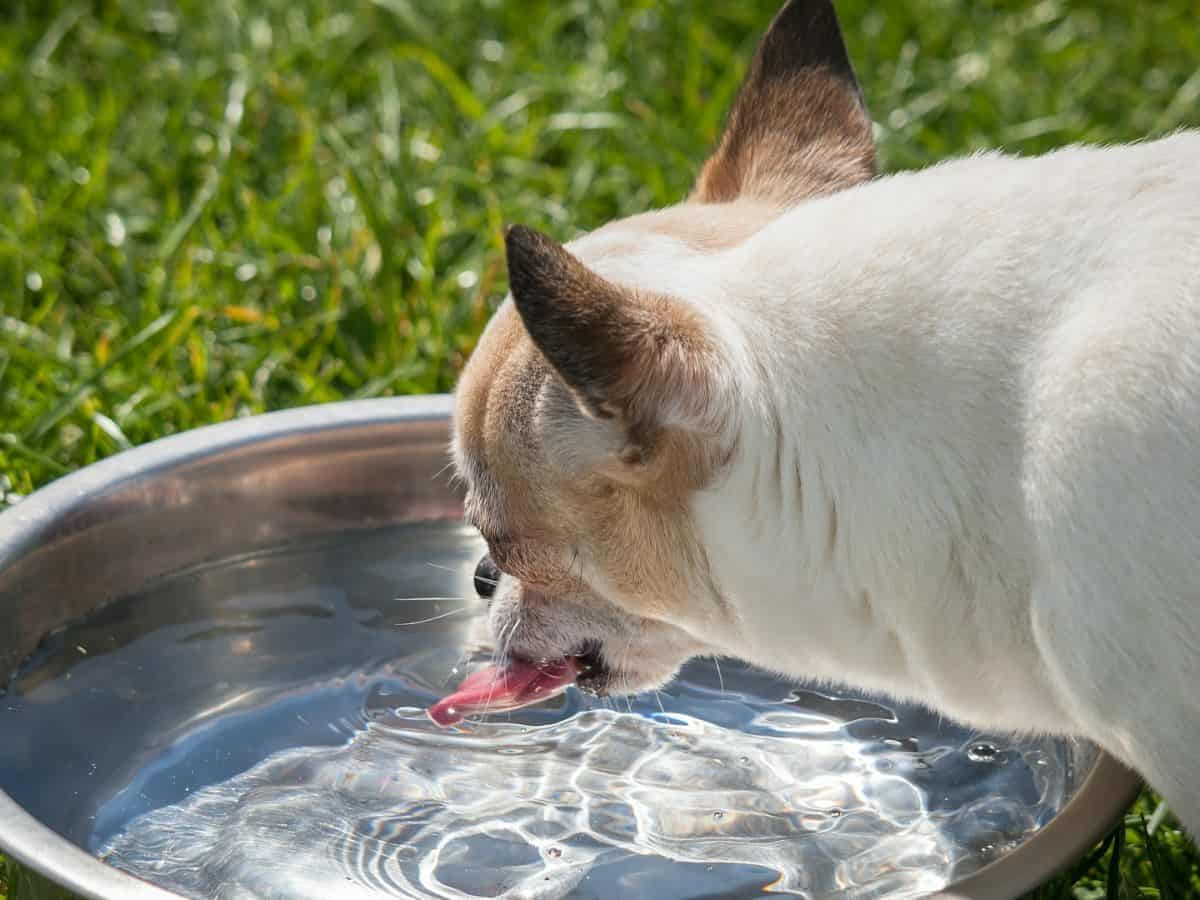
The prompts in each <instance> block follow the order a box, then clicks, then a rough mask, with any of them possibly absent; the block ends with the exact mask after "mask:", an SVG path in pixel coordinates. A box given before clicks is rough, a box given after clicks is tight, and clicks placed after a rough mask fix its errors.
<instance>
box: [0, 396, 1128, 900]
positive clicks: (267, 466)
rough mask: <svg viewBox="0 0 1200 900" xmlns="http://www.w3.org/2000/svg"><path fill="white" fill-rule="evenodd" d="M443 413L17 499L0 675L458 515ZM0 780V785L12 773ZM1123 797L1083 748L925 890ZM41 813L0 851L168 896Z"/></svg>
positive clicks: (97, 882)
mask: <svg viewBox="0 0 1200 900" xmlns="http://www.w3.org/2000/svg"><path fill="white" fill-rule="evenodd" d="M450 409H451V402H450V400H449V398H447V397H444V396H433V397H417V398H409V399H392V400H378V401H362V402H348V403H335V404H330V405H325V406H320V407H312V408H306V409H298V410H293V411H288V412H282V413H274V414H270V415H263V416H257V417H252V418H247V419H241V420H238V421H234V422H230V423H228V424H224V425H218V426H213V427H209V428H202V429H198V430H196V431H191V432H188V433H185V434H181V435H178V436H174V437H170V438H166V439H163V440H160V441H156V442H154V443H151V444H149V445H146V446H144V447H141V448H138V449H135V450H131V451H128V452H125V453H122V454H120V455H118V456H115V457H113V458H110V459H108V460H105V461H103V462H100V463H97V464H95V465H93V466H89V467H88V468H86V469H83V470H82V471H79V472H77V473H75V474H73V475H70V476H67V477H65V478H62V479H60V480H59V481H57V482H55V483H54V484H52V485H50V486H48V487H46V488H44V489H43V490H41V491H38V492H37V493H35V494H34V495H32V496H30V497H28V498H26V499H25V500H23V501H21V502H20V503H19V504H18V505H16V506H14V507H13V508H11V509H10V510H8V511H6V512H4V513H3V514H0V679H4V678H7V676H8V675H9V673H12V672H14V671H15V670H16V669H17V668H18V667H19V666H20V665H21V663H22V661H23V660H25V659H26V658H27V657H28V656H29V655H30V654H31V653H33V652H34V651H35V649H36V648H37V647H38V646H39V642H40V641H42V640H43V638H44V637H45V636H46V635H48V634H51V633H52V632H54V631H55V630H56V629H59V628H61V627H62V626H64V625H65V624H67V623H69V622H71V621H73V620H77V619H79V618H80V617H81V616H84V615H85V614H88V613H89V612H92V611H94V610H96V609H97V608H99V607H101V606H102V605H104V604H105V603H107V602H108V601H111V600H113V599H114V598H118V597H122V596H124V595H126V594H129V593H130V592H134V591H136V590H137V589H139V588H140V587H142V586H144V585H146V584H147V583H149V582H152V581H154V580H155V579H159V578H161V577H163V576H165V575H168V574H170V573H174V572H179V571H180V570H184V569H188V568H189V567H194V566H196V565H198V564H201V563H204V562H206V561H213V560H219V559H223V558H227V557H232V556H237V555H241V554H247V553H253V552H254V551H255V550H259V549H264V548H268V547H275V546H278V545H280V544H281V543H285V542H289V541H295V540H301V539H307V538H314V537H320V536H324V535H335V534H344V533H347V532H351V531H354V530H363V531H366V530H371V529H378V528H382V527H387V526H394V525H397V524H401V523H405V522H412V521H429V520H438V519H442V520H454V519H458V518H459V516H460V513H461V509H460V498H459V496H458V495H457V494H456V493H455V492H454V491H453V489H452V488H450V487H449V486H448V485H447V481H446V479H438V478H435V477H433V476H434V475H435V474H436V473H438V472H439V471H440V470H441V469H442V468H443V466H444V465H445V464H446V445H447V438H448V420H449V415H450ZM144 677H145V678H146V679H154V677H155V673H154V672H153V671H147V672H146V673H145V676H144ZM3 683H4V681H2V680H0V685H2V684H3ZM0 702H3V700H2V699H0ZM67 727H68V728H69V727H70V723H67ZM13 737H14V736H13V735H10V734H3V735H0V740H10V739H12V738H13ZM78 740H79V741H103V740H104V735H103V734H86V735H79V736H78ZM54 754H55V750H54V748H52V747H45V748H32V752H30V753H28V754H27V756H26V757H23V759H24V760H25V764H26V765H27V766H28V767H30V768H29V771H30V772H32V771H34V770H35V769H39V768H40V769H42V771H43V772H44V771H45V767H52V766H54V765H55V756H54ZM0 775H2V776H3V779H4V783H7V784H9V785H10V786H11V785H12V784H14V783H18V782H19V781H20V779H22V777H23V773H22V772H20V771H12V770H9V771H6V772H3V773H0ZM1137 787H1138V781H1137V779H1136V778H1135V777H1134V776H1133V775H1132V774H1131V773H1130V772H1129V771H1127V770H1126V769H1125V768H1123V767H1122V766H1120V765H1118V764H1117V763H1116V762H1114V761H1113V760H1112V759H1110V758H1108V757H1107V756H1104V755H1103V754H1099V755H1098V756H1097V757H1096V759H1095V762H1094V764H1093V766H1092V768H1091V771H1090V772H1089V773H1087V774H1086V775H1085V776H1084V777H1083V778H1082V783H1081V785H1080V787H1079V789H1078V791H1077V792H1076V793H1075V795H1074V796H1073V798H1072V799H1071V800H1070V801H1069V802H1068V803H1067V804H1066V806H1065V807H1064V808H1063V809H1062V810H1061V812H1059V814H1058V815H1057V816H1055V817H1054V818H1053V819H1051V820H1050V821H1049V822H1048V823H1047V824H1046V825H1045V826H1044V827H1042V828H1041V829H1040V830H1039V831H1037V832H1035V833H1034V835H1033V836H1032V837H1031V838H1030V839H1028V840H1027V841H1026V842H1025V843H1023V844H1022V845H1021V846H1019V847H1017V848H1016V849H1015V850H1012V851H1011V852H1009V853H1008V854H1007V855H1004V856H1002V857H1000V858H999V859H997V860H996V861H994V862H991V863H989V864H987V865H986V866H984V867H983V868H982V869H979V870H978V871H976V872H975V873H974V874H972V875H971V876H969V877H967V878H965V879H963V880H962V881H960V882H959V883H957V884H954V885H952V886H951V887H950V888H948V889H947V890H946V891H944V892H943V894H941V895H940V896H944V897H947V898H960V900H967V898H977V900H983V898H997V900H999V898H1014V897H1017V896H1019V895H1021V894H1022V893H1023V892H1025V891H1027V890H1029V889H1031V888H1033V887H1035V886H1036V885H1038V884H1039V883H1041V882H1042V881H1044V880H1045V879H1047V878H1049V877H1050V876H1051V875H1053V874H1054V873H1055V872H1057V871H1058V870H1060V869H1062V868H1063V867H1064V866H1067V865H1068V864H1070V863H1071V862H1072V861H1074V860H1075V859H1077V858H1078V857H1079V856H1080V855H1081V854H1082V853H1083V852H1084V851H1085V850H1086V849H1087V848H1088V847H1089V846H1091V845H1092V844H1093V843H1094V842H1095V841H1097V840H1098V839H1099V838H1100V837H1101V836H1102V835H1103V834H1104V833H1105V832H1106V830H1107V829H1109V828H1110V827H1111V826H1112V825H1113V823H1114V822H1115V821H1116V820H1117V818H1118V817H1119V816H1120V815H1121V813H1122V811H1123V810H1124V809H1125V808H1126V806H1127V805H1128V804H1129V802H1130V801H1131V800H1132V798H1133V796H1134V794H1135V792H1136V790H1137ZM53 818H54V817H53V816H52V815H48V814H47V813H46V812H45V810H43V811H42V812H41V813H40V818H39V817H36V816H34V815H33V814H31V813H30V812H29V811H28V810H27V809H26V808H24V807H22V806H21V805H19V804H18V803H17V802H15V801H14V800H13V799H12V797H10V796H9V795H8V794H6V793H3V792H0V849H2V850H3V851H4V852H5V853H7V854H8V855H9V856H10V857H11V858H12V859H13V860H15V861H17V862H18V863H19V864H21V865H23V866H25V867H27V868H28V869H29V870H32V871H33V872H36V873H39V874H40V876H44V877H45V878H47V879H49V880H50V881H52V882H54V883H56V884H58V885H60V886H62V887H65V888H67V889H69V890H71V891H73V892H75V893H77V894H79V895H82V896H84V897H92V898H106V900H116V898H131V900H149V898H169V897H173V896H175V895H174V894H171V893H169V892H167V891H165V890H163V889H161V888H159V887H155V886H153V885H151V884H150V883H148V882H145V881H142V880H139V879H137V878H135V877H133V876H131V875H128V874H126V873H124V872H122V871H119V870H117V869H116V868H113V867H110V866H108V865H106V864H104V863H102V862H101V861H99V860H98V859H97V858H95V857H93V856H92V855H91V854H90V853H88V852H87V851H85V849H83V848H82V847H81V846H79V845H77V844H76V843H73V842H72V841H71V840H68V839H67V838H66V837H64V836H63V834H62V833H60V832H65V831H67V830H68V829H65V828H64V827H63V826H62V823H61V822H58V821H53Z"/></svg>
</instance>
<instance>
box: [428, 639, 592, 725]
mask: <svg viewBox="0 0 1200 900" xmlns="http://www.w3.org/2000/svg"><path fill="white" fill-rule="evenodd" d="M611 678H612V674H611V672H610V670H609V668H608V666H607V665H606V664H605V662H604V658H603V656H602V655H601V653H600V644H599V642H587V643H585V644H584V645H583V646H582V647H581V648H580V652H579V653H576V654H572V655H570V656H565V657H562V658H561V659H554V660H539V661H536V662H535V661H531V660H525V659H519V658H509V659H508V660H507V661H506V662H504V663H503V664H501V665H498V666H487V667H486V668H483V669H480V670H479V671H478V672H475V673H473V674H471V675H469V676H468V677H467V678H466V679H464V680H463V682H462V684H460V685H459V687H458V690H457V691H455V692H454V693H452V694H451V695H450V696H448V697H444V698H443V699H441V700H439V701H438V702H437V703H435V704H434V705H433V706H431V707H429V709H428V710H427V713H428V715H429V718H430V719H432V720H433V721H434V723H435V724H437V725H441V726H443V727H448V726H450V725H456V724H458V723H459V722H461V721H462V720H463V719H465V718H466V717H467V716H470V715H474V714H476V713H492V712H506V711H510V710H514V709H521V708H522V707H526V706H532V705H533V704H534V703H540V702H541V701H543V700H548V699H550V698H551V697H553V696H555V695H557V694H560V693H562V692H563V691H565V690H566V689H567V688H568V687H570V686H571V685H572V684H575V685H578V687H580V688H581V689H583V690H585V691H587V692H588V693H591V694H597V695H603V694H605V693H606V692H607V690H608V685H609V683H610V682H611Z"/></svg>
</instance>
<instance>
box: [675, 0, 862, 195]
mask: <svg viewBox="0 0 1200 900" xmlns="http://www.w3.org/2000/svg"><path fill="white" fill-rule="evenodd" d="M874 174H875V147H874V140H873V135H872V125H871V118H870V115H869V114H868V112H867V107H866V103H865V101H864V100H863V94H862V89H861V88H860V87H859V84H858V79H857V78H856V77H855V75H854V67H853V66H852V65H851V63H850V56H849V53H848V52H847V51H846V45H845V43H844V41H843V40H842V32H841V28H840V27H839V25H838V19H837V13H836V12H835V11H834V8H833V3H832V0H790V2H788V3H787V5H785V6H784V7H783V9H782V10H780V11H779V13H778V15H776V16H775V19H774V21H772V22H771V25H770V27H769V28H768V29H767V32H766V34H765V35H764V36H763V39H762V41H761V43H760V44H759V46H758V50H757V51H756V52H755V54H754V57H753V59H752V60H751V62H750V67H749V69H748V70H747V72H746V77H745V80H744V81H743V82H742V86H741V88H740V89H739V91H738V94H737V97H736V98H735V99H734V102H733V106H732V108H731V109H730V111H729V117H728V119H727V121H726V123H725V133H724V134H723V136H722V137H721V142H720V144H719V145H718V146H717V149H716V151H715V152H714V153H713V155H712V157H711V158H710V159H709V160H708V162H706V163H705V165H704V168H703V169H702V170H701V172H700V177H699V179H698V180H697V182H696V185H695V187H694V188H693V189H692V194H691V196H690V198H689V199H690V200H691V201H693V202H698V203H724V202H728V201H731V200H735V199H737V198H739V197H744V198H749V199H754V200H759V201H764V202H768V203H772V204H775V205H778V206H781V207H787V206H791V205H793V204H795V203H798V202H799V201H801V200H804V199H806V198H808V197H813V196H816V195H819V194H826V193H832V192H833V191H837V190H841V189H842V188H845V187H849V186H851V185H853V184H857V183H859V182H862V181H866V180H868V179H870V178H871V177H873V176H874Z"/></svg>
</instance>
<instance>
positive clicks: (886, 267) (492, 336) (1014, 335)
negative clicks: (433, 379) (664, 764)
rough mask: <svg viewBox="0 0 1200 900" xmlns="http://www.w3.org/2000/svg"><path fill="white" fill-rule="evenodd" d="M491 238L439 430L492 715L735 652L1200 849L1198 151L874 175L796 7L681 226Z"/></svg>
mask: <svg viewBox="0 0 1200 900" xmlns="http://www.w3.org/2000/svg"><path fill="white" fill-rule="evenodd" d="M506 241H507V253H508V266H509V277H510V285H511V289H512V295H511V298H510V299H508V300H506V301H505V303H504V305H503V306H502V307H501V308H500V310H499V311H498V312H497V314H496V316H495V318H494V319H493V320H492V322H491V323H490V324H489V326H488V328H487V330H486V332H485V334H484V336H483V338H482V340H481V342H480V344H479V347H478V349H477V350H476V352H475V354H474V355H473V357H472V359H471V360H470V362H469V364H468V366H467V368H466V370H465V372H464V373H463V377H462V381H461V384H460V386H459V389H458V399H457V410H456V416H455V441H454V452H455V458H456V461H457V465H458V469H459V472H460V473H461V475H462V477H463V478H464V480H465V482H466V484H467V487H468V494H467V514H468V517H469V518H470V520H471V521H472V522H473V523H474V524H475V525H476V526H478V528H479V530H480V531H481V532H482V534H483V536H484V537H485V539H486V540H487V541H488V544H489V551H490V556H491V558H492V560H494V562H495V564H496V565H498V566H499V568H500V569H501V570H502V571H503V572H505V573H507V574H508V575H510V576H512V580H513V583H512V587H511V589H508V590H505V591H502V592H500V594H498V595H497V596H496V598H495V599H494V602H493V604H492V609H491V621H492V626H493V629H494V631H495V633H496V634H497V635H498V636H500V637H502V638H503V642H504V646H505V647H507V649H508V652H509V654H510V658H511V660H513V662H512V663H511V668H510V670H509V671H510V672H511V673H513V678H512V684H513V685H514V687H513V688H512V689H511V691H510V692H509V693H510V694H511V696H508V697H507V698H505V697H500V696H497V694H496V691H495V690H494V689H492V688H489V691H488V696H489V697H491V698H492V699H493V700H495V701H496V702H504V701H506V700H507V701H511V702H513V703H516V702H526V701H527V700H529V699H532V697H533V694H534V693H535V692H533V691H532V690H531V689H530V688H529V685H530V684H531V683H532V682H538V684H539V685H540V687H539V690H541V689H542V688H546V687H547V686H548V687H550V688H553V687H558V686H561V684H563V683H566V682H568V681H570V680H572V679H574V678H575V677H576V675H577V674H578V679H579V683H580V684H581V685H582V686H584V687H590V688H592V689H594V690H597V691H602V692H603V691H614V692H616V691H620V692H629V691H638V690H642V689H646V688H650V687H654V686H657V685H660V684H662V683H663V682H665V681H667V680H668V679H670V678H671V677H672V676H673V674H674V673H675V672H676V671H677V670H678V668H679V666H680V665H681V664H682V663H683V662H684V661H685V660H686V659H687V658H688V657H690V656H692V655H694V654H728V655H732V656H737V657H740V658H742V659H744V660H747V661H749V662H751V663H754V664H757V665H760V666H763V667H766V668H768V669H772V670H775V671H778V672H781V673H785V674H787V675H789V676H796V677H800V678H807V679H813V678H818V679H826V680H828V681H830V682H836V683H843V684H849V685H854V686H858V687H861V688H865V689H870V690H874V691H882V692H886V693H888V694H891V695H893V696H895V697H898V698H903V699H906V700H915V701H921V702H924V703H926V704H929V705H931V706H933V707H935V708H937V709H939V710H941V711H944V712H945V713H947V714H948V715H950V716H952V717H954V718H956V719H959V720H961V721H963V722H965V723H969V724H973V725H976V726H979V727H981V728H988V729H1009V730H1015V731H1037V732H1048V733H1055V734H1071V735H1080V736H1085V737H1087V738H1090V739H1091V740H1093V741H1095V742H1097V743H1098V744H1100V745H1102V746H1103V747H1104V748H1106V749H1107V750H1108V751H1109V752H1111V753H1112V754H1114V755H1115V756H1117V757H1118V758H1120V759H1121V760H1123V761H1125V762H1126V763H1128V764H1129V765H1130V766H1131V767H1133V768H1134V769H1136V770H1137V771H1139V772H1140V773H1141V774H1142V775H1144V776H1145V777H1146V778H1147V779H1148V780H1149V781H1150V783H1151V784H1152V785H1153V786H1154V787H1156V788H1157V789H1158V790H1159V791H1161V792H1162V793H1163V794H1164V795H1165V797H1166V798H1167V800H1168V801H1169V803H1170V804H1171V806H1172V808H1173V809H1174V810H1175V811H1176V812H1177V813H1178V814H1179V815H1180V817H1181V818H1182V820H1183V822H1184V823H1185V825H1186V827H1187V828H1188V829H1189V830H1190V831H1191V833H1192V835H1193V836H1195V835H1196V834H1198V833H1200V779H1198V778H1197V775H1196V772H1195V769H1196V764H1197V760H1198V758H1200V756H1198V754H1200V134H1196V133H1182V134H1177V135H1175V136H1173V137H1169V138H1166V139H1163V140H1157V141H1153V142H1147V143H1142V144H1138V145H1135V146H1128V147H1111V148H1104V149H1098V148H1087V147H1071V148H1067V149H1064V150H1061V151H1058V152H1056V153H1052V154H1050V155H1047V156H1044V157H1041V158H1037V159H1018V158H1013V157H1009V156H1003V155H999V154H986V155H981V156H975V157H972V158H969V159H963V160H959V161H954V162H947V163H944V164H942V165H938V166H935V167H933V168H931V169H929V170H927V171H923V172H920V173H909V174H900V175H893V176H890V177H886V178H875V177H874V154H873V148H872V139H871V122H870V118H869V116H868V114H867V112H866V109H865V107H864V105H863V102H862V98H861V95H860V93H859V89H858V86H857V83H856V81H855V78H854V73H853V70H852V68H851V65H850V62H849V60H848V59H847V56H846V51H845V48H844V46H843V43H842V40H841V36H840V33H839V30H838V25H837V20H836V17H835V15H834V12H833V9H832V7H831V5H830V4H829V3H828V2H827V0H794V2H791V3H789V4H788V5H787V6H786V7H785V8H784V9H783V10H782V12H780V14H779V15H778V16H777V17H776V19H775V21H774V22H773V23H772V25H771V28H770V30H769V31H768V32H767V34H766V36H765V37H764V39H763V42H762V44H761V46H760V47H759V49H758V51H757V53H756V55H755V57H754V60H753V62H752V64H751V67H750V70H749V73H748V75H747V78H746V81H745V83H744V85H743V87H742V89H741V92H740V93H739V95H738V98H737V100H736V101H735V104H734V106H733V109H732V111H731V113H730V117H729V121H728V126H727V130H726V132H725V134H724V136H723V138H722V140H721V143H720V146H719V147H718V149H717V150H716V152H715V154H714V155H713V157H712V158H711V159H710V160H709V161H708V163H707V164H706V165H705V167H704V170H703V172H702V174H701V176H700V178H699V181H698V183H697V185H696V187H695V190H694V192H693V194H692V196H691V197H689V198H688V200H687V201H686V202H684V203H682V204H680V205H678V206H674V207H671V208H669V209H664V210H659V211H657V212H651V213H647V214H645V215H640V216H635V217H633V218H630V219H625V220H622V221H619V222H614V223H611V224H608V225H606V226H604V227H603V228H601V229H599V230H597V231H595V232H593V233H591V234H589V235H587V236H586V237H584V238H582V239H580V240H578V241H574V242H573V243H571V244H569V245H567V246H566V247H563V246H561V245H559V244H557V243H555V242H554V241H552V240H551V239H550V238H548V237H545V236H544V235H542V234H539V233H538V232H535V231H533V230H531V229H528V228H523V227H519V226H518V227H513V228H510V229H509V231H508V233H507V237H506ZM539 679H540V681H539ZM477 684H478V682H477ZM452 699H453V698H452ZM459 700H460V701H461V705H463V706H469V705H470V702H471V696H470V691H467V692H466V694H460V695H459Z"/></svg>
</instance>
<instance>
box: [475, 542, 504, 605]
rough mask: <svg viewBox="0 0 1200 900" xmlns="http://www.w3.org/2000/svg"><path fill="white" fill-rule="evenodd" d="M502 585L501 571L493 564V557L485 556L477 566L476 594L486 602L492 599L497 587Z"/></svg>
mask: <svg viewBox="0 0 1200 900" xmlns="http://www.w3.org/2000/svg"><path fill="white" fill-rule="evenodd" d="M499 583H500V570H499V569H498V568H496V564H495V563H494V562H492V557H491V556H490V555H488V554H486V553H485V554H484V555H483V558H482V559H481V560H479V564H478V565H477V566H475V593H477V594H478V595H479V596H480V597H483V598H484V599H485V600H488V599H491V596H492V595H493V594H494V593H496V585H498V584H499Z"/></svg>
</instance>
